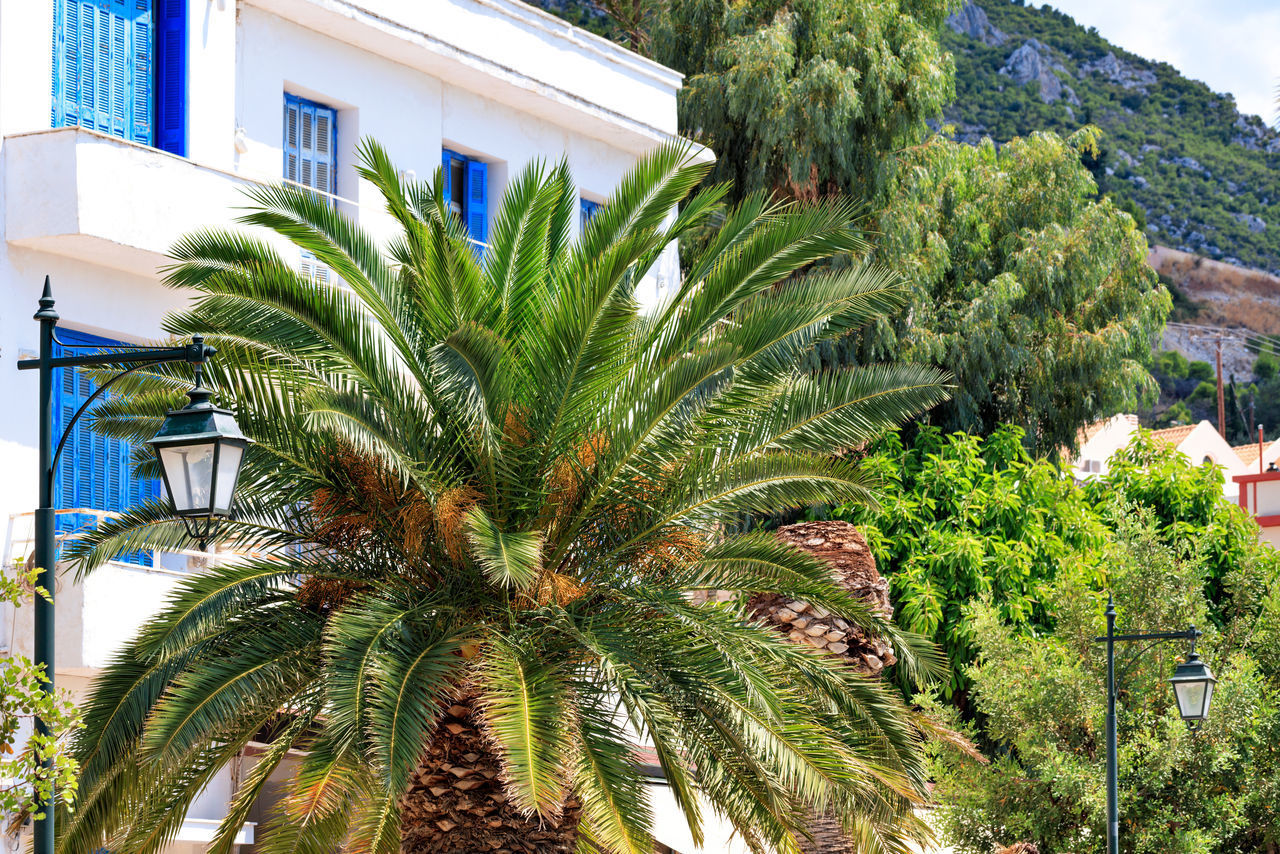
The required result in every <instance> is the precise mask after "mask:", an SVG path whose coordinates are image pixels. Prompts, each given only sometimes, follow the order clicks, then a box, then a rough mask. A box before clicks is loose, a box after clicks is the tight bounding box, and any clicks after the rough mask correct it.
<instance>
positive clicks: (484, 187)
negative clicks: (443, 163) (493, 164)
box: [466, 160, 489, 243]
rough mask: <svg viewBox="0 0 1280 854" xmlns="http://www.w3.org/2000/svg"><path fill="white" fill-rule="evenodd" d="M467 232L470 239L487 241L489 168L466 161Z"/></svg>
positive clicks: (478, 163)
mask: <svg viewBox="0 0 1280 854" xmlns="http://www.w3.org/2000/svg"><path fill="white" fill-rule="evenodd" d="M466 222H467V231H468V232H469V233H470V234H471V239H472V240H474V241H476V242H478V243H484V242H486V241H487V240H488V239H489V234H488V230H489V168H488V166H487V165H486V164H485V163H483V162H482V161H479V160H468V161H467V210H466Z"/></svg>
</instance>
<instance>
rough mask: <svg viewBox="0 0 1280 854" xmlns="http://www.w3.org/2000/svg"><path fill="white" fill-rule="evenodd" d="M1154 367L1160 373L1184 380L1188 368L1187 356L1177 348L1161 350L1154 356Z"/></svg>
mask: <svg viewBox="0 0 1280 854" xmlns="http://www.w3.org/2000/svg"><path fill="white" fill-rule="evenodd" d="M1155 367H1156V370H1157V371H1159V372H1160V373H1162V374H1164V375H1165V376H1167V377H1172V378H1173V379H1175V380H1185V379H1186V378H1187V371H1188V370H1190V364H1189V363H1188V362H1187V357H1186V356H1184V355H1182V354H1181V353H1179V352H1178V351H1177V350H1161V351H1160V354H1159V355H1158V356H1156V365H1155Z"/></svg>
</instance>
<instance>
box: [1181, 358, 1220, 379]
mask: <svg viewBox="0 0 1280 854" xmlns="http://www.w3.org/2000/svg"><path fill="white" fill-rule="evenodd" d="M1187 377H1189V378H1190V379H1193V380H1211V379H1213V378H1214V372H1213V365H1211V364H1209V363H1208V362H1202V361H1200V360H1199V359H1197V360H1196V361H1194V362H1191V363H1190V364H1189V365H1187Z"/></svg>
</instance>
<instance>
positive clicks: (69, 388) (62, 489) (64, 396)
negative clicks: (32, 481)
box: [53, 329, 160, 566]
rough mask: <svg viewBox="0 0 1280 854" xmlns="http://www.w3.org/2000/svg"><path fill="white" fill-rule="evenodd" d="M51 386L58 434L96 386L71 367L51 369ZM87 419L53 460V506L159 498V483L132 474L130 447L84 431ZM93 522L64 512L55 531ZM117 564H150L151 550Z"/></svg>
mask: <svg viewBox="0 0 1280 854" xmlns="http://www.w3.org/2000/svg"><path fill="white" fill-rule="evenodd" d="M58 335H59V337H60V338H61V339H62V340H63V341H64V342H66V343H67V344H73V345H79V346H81V347H84V346H90V347H119V346H122V344H121V342H119V341H112V340H110V339H107V338H100V337H98V336H96V335H89V334H87V333H83V332H76V331H74V330H68V329H59V330H58ZM83 352H85V351H84V350H74V351H72V350H68V351H66V353H67V354H68V355H70V354H71V353H83ZM54 355H55V356H57V355H63V351H62V348H61V347H56V348H55V354H54ZM54 388H55V390H56V392H57V401H56V403H55V405H54V425H53V429H54V435H55V436H61V435H62V431H63V429H64V425H66V424H69V423H70V422H71V418H72V416H74V415H75V413H76V411H77V410H78V409H79V408H80V407H81V405H83V404H84V402H85V401H86V400H88V399H89V396H90V395H91V394H93V391H94V389H95V388H96V386H95V385H94V383H93V381H92V380H90V379H89V377H88V376H86V375H85V374H82V373H80V372H78V371H76V370H75V369H73V368H58V369H56V370H55V371H54ZM89 422H90V416H89V415H84V416H82V417H81V419H80V420H79V421H77V422H76V424H75V426H74V427H73V428H72V432H71V436H70V437H69V438H68V439H67V444H66V447H65V448H64V449H63V451H62V457H61V459H60V460H59V461H58V471H57V477H55V478H54V501H55V504H56V506H57V507H61V508H67V509H73V508H90V509H94V510H107V511H112V512H117V513H119V512H122V511H124V510H128V509H129V508H130V507H133V506H134V505H136V504H141V503H143V502H145V501H148V500H150V499H152V498H157V497H159V495H160V481H159V480H155V479H150V478H139V477H136V476H134V474H133V465H132V446H131V445H130V444H129V443H128V442H125V441H122V440H120V439H111V438H108V437H106V436H103V435H101V434H99V433H95V432H94V431H92V430H90V429H89ZM95 521H96V520H95V518H94V517H93V516H91V515H89V514H84V513H63V514H60V515H59V516H58V517H57V521H56V530H57V531H58V532H59V533H70V532H72V531H77V530H84V529H87V528H91V527H93V525H94V524H95ZM119 560H121V561H123V562H125V563H134V564H139V565H142V566H150V565H151V564H152V555H151V553H150V552H134V553H131V554H128V555H124V556H122V557H120V558H119Z"/></svg>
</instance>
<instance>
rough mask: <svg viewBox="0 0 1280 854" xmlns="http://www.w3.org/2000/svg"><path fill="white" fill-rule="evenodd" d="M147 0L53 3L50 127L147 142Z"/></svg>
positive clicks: (149, 48) (58, 0) (149, 53)
mask: <svg viewBox="0 0 1280 854" xmlns="http://www.w3.org/2000/svg"><path fill="white" fill-rule="evenodd" d="M151 21H152V15H151V0H55V2H54V14H53V23H54V26H53V43H54V56H53V109H52V111H51V119H52V125H53V126H54V127H62V126H70V125H80V126H81V127H88V128H94V129H95V130H99V131H102V132H103V133H108V134H111V135H113V136H118V137H120V138H121V139H130V140H133V141H134V142H142V143H147V144H149V143H150V142H151V115H152V105H151V92H152V87H151V74H152V63H151V58H152V54H153V47H152V43H151V39H152V25H151Z"/></svg>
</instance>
